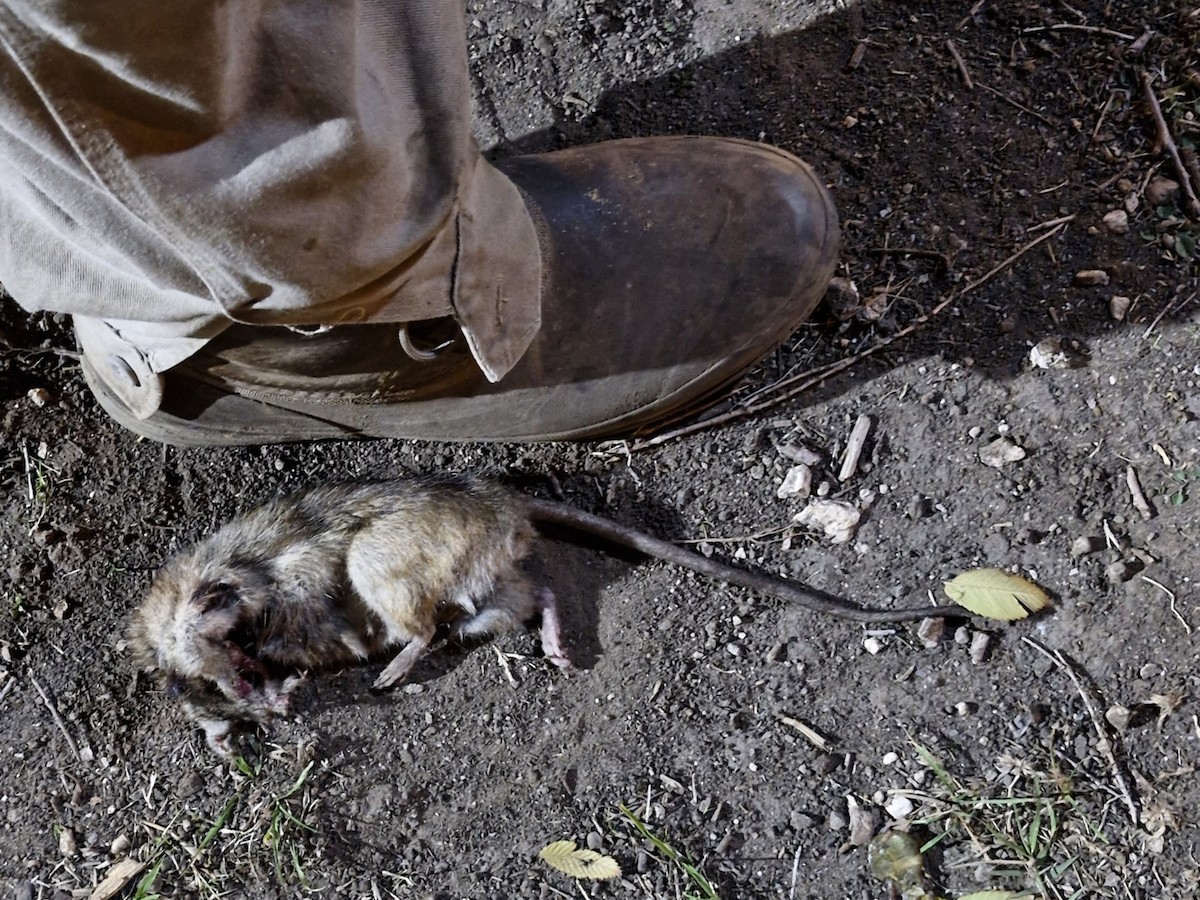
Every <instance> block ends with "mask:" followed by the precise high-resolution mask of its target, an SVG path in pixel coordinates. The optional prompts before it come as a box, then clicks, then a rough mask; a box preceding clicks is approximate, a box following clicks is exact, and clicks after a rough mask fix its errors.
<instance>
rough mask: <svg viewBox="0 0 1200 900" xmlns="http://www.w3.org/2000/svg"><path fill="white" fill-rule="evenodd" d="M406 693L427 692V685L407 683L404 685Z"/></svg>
mask: <svg viewBox="0 0 1200 900" xmlns="http://www.w3.org/2000/svg"><path fill="white" fill-rule="evenodd" d="M404 693H406V694H423V693H425V685H423V684H406V685H405V686H404Z"/></svg>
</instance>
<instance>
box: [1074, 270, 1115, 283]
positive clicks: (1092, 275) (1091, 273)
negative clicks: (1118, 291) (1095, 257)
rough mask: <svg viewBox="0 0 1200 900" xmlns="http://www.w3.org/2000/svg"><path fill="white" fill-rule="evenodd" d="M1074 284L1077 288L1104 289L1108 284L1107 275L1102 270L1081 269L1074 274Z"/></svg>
mask: <svg viewBox="0 0 1200 900" xmlns="http://www.w3.org/2000/svg"><path fill="white" fill-rule="evenodd" d="M1075 284H1076V285H1078V286H1079V287H1104V285H1106V284H1108V273H1107V272H1105V271H1104V270H1103V269H1082V270H1080V271H1078V272H1076V273H1075Z"/></svg>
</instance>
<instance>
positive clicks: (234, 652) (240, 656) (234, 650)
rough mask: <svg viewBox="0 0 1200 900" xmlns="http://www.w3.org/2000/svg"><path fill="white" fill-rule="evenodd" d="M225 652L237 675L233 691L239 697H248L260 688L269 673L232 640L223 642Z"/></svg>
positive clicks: (260, 663) (250, 654)
mask: <svg viewBox="0 0 1200 900" xmlns="http://www.w3.org/2000/svg"><path fill="white" fill-rule="evenodd" d="M225 652H226V653H227V654H228V655H229V662H230V665H232V666H233V670H234V671H235V672H236V673H237V680H236V682H235V684H234V689H235V690H236V691H237V693H238V696H239V697H249V696H250V695H251V694H252V693H254V691H255V690H256V689H258V688H261V687H262V685H263V682H264V681H265V680H266V679H267V678H268V677H269V676H270V672H268V671H267V667H266V666H264V665H263V664H262V662H260V661H259V660H258V659H257V658H256V657H255V656H254V655H253V654H252V653H251V652H249V651H248V650H247V648H245V647H241V646H239V645H238V644H237V643H235V642H234V641H233V640H227V641H225Z"/></svg>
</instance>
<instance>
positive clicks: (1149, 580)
mask: <svg viewBox="0 0 1200 900" xmlns="http://www.w3.org/2000/svg"><path fill="white" fill-rule="evenodd" d="M1141 578H1142V581H1144V582H1146V584H1152V585H1154V586H1155V587H1156V588H1158V589H1159V590H1160V591H1162V592H1163V593H1164V594H1166V595H1167V598H1168V599H1169V600H1170V601H1171V613H1172V615H1174V616H1175V618H1176V619H1178V620H1179V624H1180V625H1182V626H1183V630H1184V631H1186V632H1187V633H1188V634H1191V633H1192V626H1191V625H1189V624H1188V623H1187V620H1186V619H1185V618H1184V617H1183V616H1181V615H1180V614H1179V610H1178V609H1176V608H1175V592H1174V591H1172V590H1170V589H1169V588H1167V587H1166V586H1164V585H1162V584H1159V583H1158V582H1157V581H1155V580H1154V579H1153V578H1151V577H1150V576H1149V575H1143V576H1141Z"/></svg>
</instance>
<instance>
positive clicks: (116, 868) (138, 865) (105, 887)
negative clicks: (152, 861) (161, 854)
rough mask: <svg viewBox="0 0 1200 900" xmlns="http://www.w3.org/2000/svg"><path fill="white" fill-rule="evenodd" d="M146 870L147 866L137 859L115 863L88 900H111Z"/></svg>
mask: <svg viewBox="0 0 1200 900" xmlns="http://www.w3.org/2000/svg"><path fill="white" fill-rule="evenodd" d="M144 868H146V864H145V863H144V862H138V861H137V860H135V859H123V860H121V861H120V862H118V863H113V865H112V867H111V868H110V869H109V870H108V874H107V875H105V876H104V880H103V881H102V882H100V883H99V884H98V885H96V889H95V890H94V891H92V892H91V894H89V895H88V900H110V898H112V897H115V896H117V894H119V893H121V890H122V888H124V887H125V885H127V884H129V882H131V881H133V879H135V878H136V877H137V876H138V875H140V874H141V872H142V869H144Z"/></svg>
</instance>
